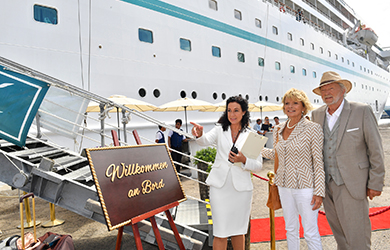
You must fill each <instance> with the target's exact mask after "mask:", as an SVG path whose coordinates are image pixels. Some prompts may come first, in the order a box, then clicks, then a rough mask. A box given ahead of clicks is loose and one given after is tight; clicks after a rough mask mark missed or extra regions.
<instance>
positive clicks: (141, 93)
mask: <svg viewBox="0 0 390 250" xmlns="http://www.w3.org/2000/svg"><path fill="white" fill-rule="evenodd" d="M353 85H354V88H356V82H354V83H353ZM362 89H366V90H369V91H375V88H374V87H371V86H367V85H364V84H362ZM377 91H381V90H380V89H377ZM138 94H139V96H140V97H145V96H146V94H147V91H146V89H145V88H140V89H139V90H138ZM153 96H154V97H156V98H159V97H160V96H161V92H160V90H159V89H154V90H153ZM240 96H242V95H241V94H240ZM180 97H181V98H185V97H187V92H186V91H185V90H182V91H180ZM191 97H192V98H193V99H196V98H197V97H198V94H197V92H196V91H192V92H191ZM212 97H213V99H214V100H217V99H218V93H216V92H214V93H213V94H212ZM221 99H222V100H225V99H226V94H225V93H222V94H221ZM245 99H247V100H249V95H248V94H246V95H245ZM259 100H260V101H263V96H262V95H260V96H259ZM268 100H269V98H268V96H264V101H268ZM275 101H276V102H277V103H279V101H281V98H279V96H276V97H275ZM313 102H314V103H320V100H319V99H314V100H313Z"/></svg>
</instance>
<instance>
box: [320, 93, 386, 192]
mask: <svg viewBox="0 0 390 250" xmlns="http://www.w3.org/2000/svg"><path fill="white" fill-rule="evenodd" d="M325 112H326V105H325V106H322V107H320V108H318V109H317V110H315V111H313V112H312V119H313V121H314V122H317V123H319V124H320V125H321V126H324V122H325V121H326V114H325ZM339 119H340V127H339V131H338V135H337V146H336V147H337V148H336V161H337V165H338V168H339V170H340V174H341V177H342V178H343V180H344V183H345V186H346V188H347V189H348V191H349V193H350V194H351V196H352V197H353V198H355V199H364V198H365V197H367V195H366V193H367V192H366V190H367V188H370V189H373V190H377V191H382V188H383V185H384V177H385V167H384V154H383V148H382V139H381V136H380V134H379V129H378V123H377V120H376V118H375V116H374V113H373V112H372V109H371V107H370V106H369V105H366V104H363V103H358V102H349V101H347V100H345V99H344V107H343V110H342V112H341V114H340V117H339Z"/></svg>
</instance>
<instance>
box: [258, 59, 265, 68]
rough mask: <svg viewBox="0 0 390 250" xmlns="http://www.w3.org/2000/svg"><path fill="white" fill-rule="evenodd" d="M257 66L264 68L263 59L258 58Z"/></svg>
mask: <svg viewBox="0 0 390 250" xmlns="http://www.w3.org/2000/svg"><path fill="white" fill-rule="evenodd" d="M259 66H260V67H264V58H261V57H259Z"/></svg>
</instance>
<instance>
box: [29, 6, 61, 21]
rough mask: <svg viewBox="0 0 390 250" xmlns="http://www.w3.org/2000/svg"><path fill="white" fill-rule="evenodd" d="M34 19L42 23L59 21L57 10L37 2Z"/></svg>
mask: <svg viewBox="0 0 390 250" xmlns="http://www.w3.org/2000/svg"><path fill="white" fill-rule="evenodd" d="M34 20H35V21H37V22H41V23H50V24H54V25H56V24H57V23H58V14H57V10H56V9H54V8H49V7H45V6H41V5H37V4H35V5H34Z"/></svg>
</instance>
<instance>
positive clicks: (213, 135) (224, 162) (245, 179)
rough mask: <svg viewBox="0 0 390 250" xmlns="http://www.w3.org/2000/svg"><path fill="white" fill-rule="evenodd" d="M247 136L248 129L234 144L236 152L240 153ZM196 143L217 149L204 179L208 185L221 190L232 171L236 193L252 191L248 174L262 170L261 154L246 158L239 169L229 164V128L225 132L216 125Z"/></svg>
mask: <svg viewBox="0 0 390 250" xmlns="http://www.w3.org/2000/svg"><path fill="white" fill-rule="evenodd" d="M248 134H249V131H248V129H246V131H244V132H241V133H240V135H239V137H238V139H237V141H236V144H235V146H236V147H237V149H238V150H240V151H241V148H242V146H243V145H244V143H245V140H246V138H247V137H248ZM196 142H197V143H198V144H199V145H201V146H216V147H217V155H216V158H215V162H214V164H213V166H212V168H211V172H210V174H209V176H208V177H207V179H206V183H207V184H208V185H210V186H213V187H216V188H221V187H222V186H223V185H224V184H225V181H226V178H227V176H228V173H229V171H232V178H233V185H234V188H235V189H236V190H237V191H250V190H253V184H252V180H251V174H250V172H251V171H258V170H260V169H261V168H262V163H263V158H262V156H261V154H260V155H259V156H258V157H257V158H256V159H250V158H248V157H247V159H246V164H243V163H241V167H237V166H235V165H234V164H232V163H230V162H229V161H228V157H229V153H230V149H231V148H232V146H233V139H232V133H231V130H230V126H229V128H228V130H227V131H223V129H222V126H221V125H217V126H215V127H214V128H213V129H212V130H211V131H209V132H208V133H206V134H203V135H202V136H201V137H199V138H198V139H197V140H196Z"/></svg>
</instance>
